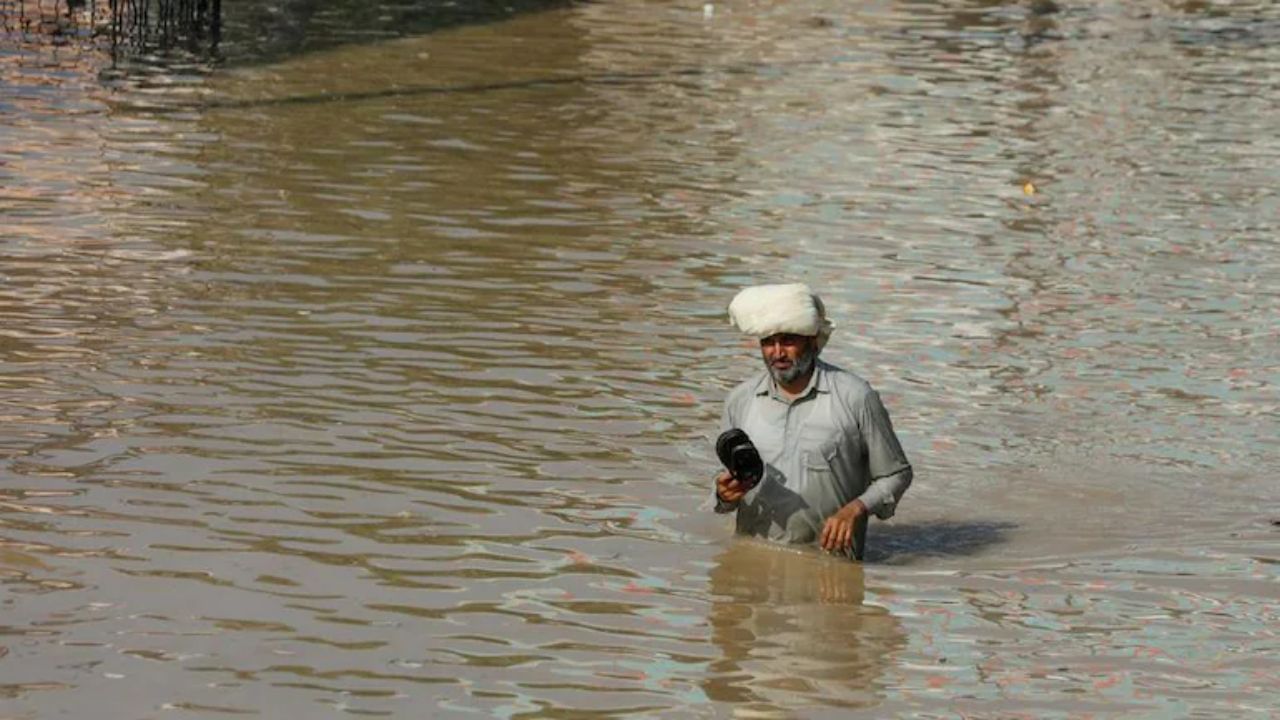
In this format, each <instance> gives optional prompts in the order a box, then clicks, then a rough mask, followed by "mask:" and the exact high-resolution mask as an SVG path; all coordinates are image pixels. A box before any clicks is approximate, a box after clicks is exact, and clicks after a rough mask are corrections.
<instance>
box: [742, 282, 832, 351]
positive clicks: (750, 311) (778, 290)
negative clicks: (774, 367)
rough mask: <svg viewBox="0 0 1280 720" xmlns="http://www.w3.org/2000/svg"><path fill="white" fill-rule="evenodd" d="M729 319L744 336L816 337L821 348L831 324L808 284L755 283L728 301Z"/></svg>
mask: <svg viewBox="0 0 1280 720" xmlns="http://www.w3.org/2000/svg"><path fill="white" fill-rule="evenodd" d="M729 320H730V321H731V322H733V324H734V325H735V326H737V328H738V329H739V330H741V331H742V332H744V333H746V334H747V335H754V336H755V337H757V338H767V337H769V336H770V335H777V334H778V333H791V334H793V335H809V336H814V335H816V336H817V337H818V347H819V348H822V347H823V346H824V345H826V344H827V339H828V338H830V337H831V331H832V330H833V329H835V326H834V325H832V324H831V321H830V320H827V311H826V308H825V307H823V305H822V299H821V298H819V297H818V296H817V295H814V294H813V293H812V292H810V290H809V286H808V285H802V284H800V283H792V284H789V285H757V286H755V287H749V288H747V289H745V290H743V291H742V292H740V293H738V294H737V296H736V297H734V298H733V302H731V303H729Z"/></svg>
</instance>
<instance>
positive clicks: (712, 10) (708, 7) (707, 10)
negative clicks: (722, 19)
mask: <svg viewBox="0 0 1280 720" xmlns="http://www.w3.org/2000/svg"><path fill="white" fill-rule="evenodd" d="M715 14H716V6H715V5H712V4H711V3H706V4H704V5H703V6H702V19H703V20H710V19H711V16H712V15H715Z"/></svg>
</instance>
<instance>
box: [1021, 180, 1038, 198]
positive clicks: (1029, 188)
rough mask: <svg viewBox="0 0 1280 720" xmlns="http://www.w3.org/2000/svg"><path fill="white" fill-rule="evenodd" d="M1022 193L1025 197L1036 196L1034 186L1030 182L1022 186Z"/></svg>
mask: <svg viewBox="0 0 1280 720" xmlns="http://www.w3.org/2000/svg"><path fill="white" fill-rule="evenodd" d="M1022 192H1023V193H1024V194H1026V195H1035V194H1036V186H1035V184H1034V183H1032V182H1031V181H1027V182H1026V183H1024V184H1023V185H1022Z"/></svg>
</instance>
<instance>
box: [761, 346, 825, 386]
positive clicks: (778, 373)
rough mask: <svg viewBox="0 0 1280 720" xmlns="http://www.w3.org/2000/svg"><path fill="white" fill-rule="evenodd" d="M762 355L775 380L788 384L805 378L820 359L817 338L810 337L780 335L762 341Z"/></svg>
mask: <svg viewBox="0 0 1280 720" xmlns="http://www.w3.org/2000/svg"><path fill="white" fill-rule="evenodd" d="M760 354H761V355H762V356H764V364H765V367H767V368H769V374H770V375H772V376H773V379H774V380H775V381H777V382H779V383H782V384H784V385H785V384H788V383H791V382H794V381H796V380H797V379H799V378H802V377H804V376H805V375H807V374H808V373H809V371H810V370H812V369H813V361H814V360H815V359H816V358H817V357H818V342H817V338H814V337H810V336H808V335H792V334H791V333H778V334H777V335H770V336H769V337H767V338H764V339H763V340H761V341H760Z"/></svg>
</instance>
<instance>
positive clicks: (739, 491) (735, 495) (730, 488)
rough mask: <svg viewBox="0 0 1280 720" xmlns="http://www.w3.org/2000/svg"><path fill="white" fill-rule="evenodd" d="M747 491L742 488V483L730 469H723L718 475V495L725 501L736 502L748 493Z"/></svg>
mask: <svg viewBox="0 0 1280 720" xmlns="http://www.w3.org/2000/svg"><path fill="white" fill-rule="evenodd" d="M746 494H747V491H746V490H744V489H743V488H742V485H741V483H739V482H738V481H737V480H735V479H734V478H733V476H732V475H730V474H729V471H728V470H721V471H720V474H719V475H716V495H717V496H718V497H719V498H720V499H721V500H722V501H724V502H727V503H730V504H732V503H736V502H738V501H739V500H741V499H742V496H743V495H746Z"/></svg>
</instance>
